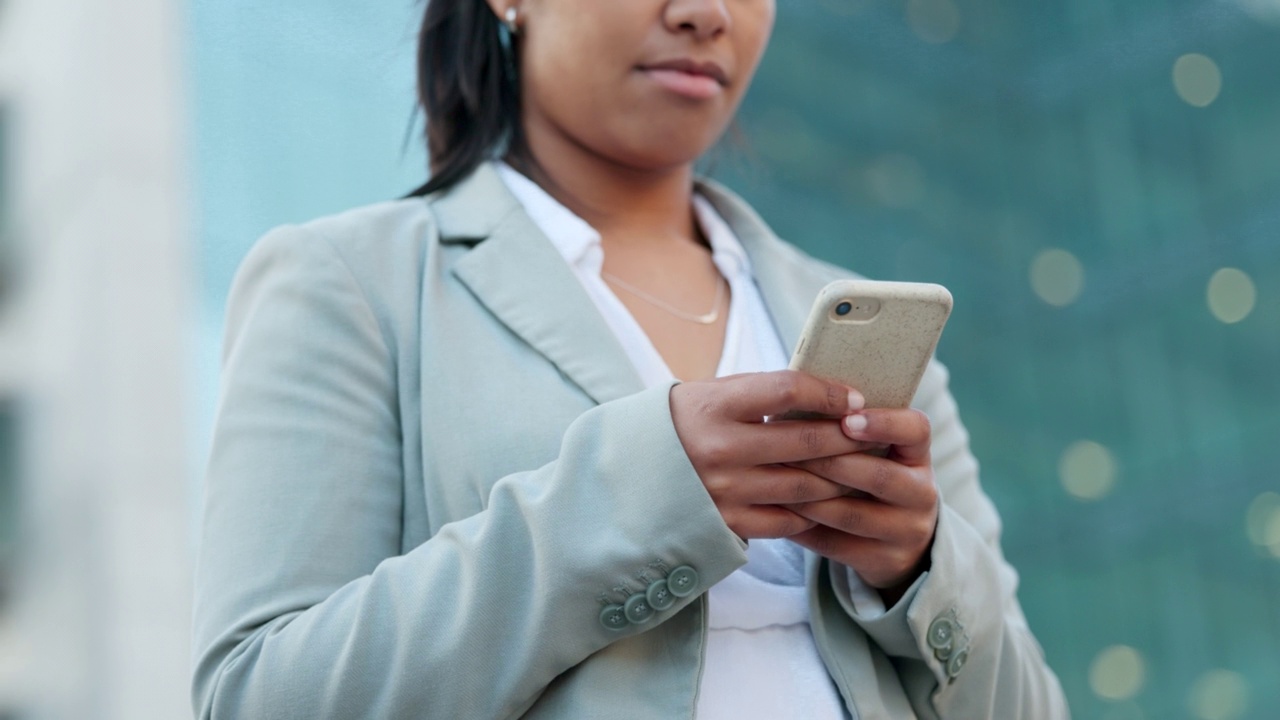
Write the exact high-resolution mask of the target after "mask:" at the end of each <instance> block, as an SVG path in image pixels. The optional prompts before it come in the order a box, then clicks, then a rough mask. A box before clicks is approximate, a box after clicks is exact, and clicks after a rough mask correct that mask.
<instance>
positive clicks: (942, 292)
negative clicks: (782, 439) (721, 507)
mask: <svg viewBox="0 0 1280 720" xmlns="http://www.w3.org/2000/svg"><path fill="white" fill-rule="evenodd" d="M950 315H951V293H950V292H948V291H947V289H946V288H944V287H942V286H941V285H934V284H931V283H913V282H885V281H879V280H837V281H835V282H833V283H831V284H830V285H827V286H826V287H825V288H823V289H822V291H821V292H819V293H818V297H817V299H816V300H814V302H813V309H812V310H811V311H810V313H809V319H808V321H807V322H806V323H805V327H804V332H803V333H801V335H800V341H799V342H798V343H797V344H796V351H795V354H794V355H793V356H792V358H791V366H790V367H791V369H792V370H803V371H804V372H807V373H809V374H810V375H815V376H817V377H820V378H824V379H827V380H834V381H836V382H840V383H844V384H845V385H848V386H849V387H851V388H853V389H855V390H857V391H858V392H860V393H862V395H863V397H865V398H866V400H867V405H866V406H867V407H869V408H905V407H908V406H909V405H910V404H911V399H912V398H914V397H915V394H916V389H917V388H918V387H919V385H920V378H921V377H923V376H924V371H925V368H926V367H927V366H928V365H929V360H930V358H932V357H933V352H934V349H935V348H937V346H938V338H940V337H941V336H942V328H943V326H945V325H946V324H947V318H948V317H949V316H950ZM785 417H787V418H788V419H790V418H795V417H797V416H796V415H787V416H785ZM809 417H812V416H809Z"/></svg>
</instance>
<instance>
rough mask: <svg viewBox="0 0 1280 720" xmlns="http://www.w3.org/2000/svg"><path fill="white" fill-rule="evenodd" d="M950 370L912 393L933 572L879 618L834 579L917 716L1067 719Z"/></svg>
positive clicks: (934, 369)
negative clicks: (931, 500)
mask: <svg viewBox="0 0 1280 720" xmlns="http://www.w3.org/2000/svg"><path fill="white" fill-rule="evenodd" d="M947 377H948V376H947V372H946V369H945V368H944V367H943V366H942V365H940V364H938V363H936V362H935V363H932V364H931V365H930V367H929V369H928V371H927V372H926V374H925V377H924V380H923V381H922V383H921V387H920V391H919V392H918V393H917V396H916V401H915V406H916V407H918V408H920V409H921V410H923V411H924V412H925V413H926V414H927V415H928V416H929V418H930V423H931V426H932V429H933V444H932V448H931V450H932V455H933V467H934V476H935V478H936V480H937V483H938V486H939V490H940V492H941V495H942V500H943V503H942V506H941V509H940V514H939V517H938V526H937V531H936V535H935V538H934V542H933V548H932V551H931V558H930V560H931V562H930V567H929V570H928V571H927V572H926V573H924V575H923V576H922V577H921V578H919V579H917V581H916V583H915V584H914V585H913V586H912V587H911V588H910V589H909V590H908V592H907V594H906V595H905V596H904V597H903V598H902V599H901V600H899V602H898V603H897V604H896V605H895V606H894V607H893V608H891V609H889V610H888V611H887V612H885V613H883V614H881V615H878V616H875V617H868V616H865V615H863V614H860V613H859V612H858V611H857V609H856V607H855V605H854V604H853V603H852V601H851V599H850V596H849V587H850V584H851V583H850V582H849V579H848V578H847V577H841V574H842V573H837V572H833V573H832V587H833V589H835V591H836V595H837V597H838V598H839V599H840V601H841V603H842V604H843V605H844V608H845V610H846V611H847V612H848V613H849V614H850V615H851V616H852V617H853V619H854V620H855V621H856V622H857V623H858V624H859V625H860V626H861V627H862V629H863V630H864V631H865V632H866V633H867V635H868V636H869V637H870V638H871V639H872V640H873V641H875V642H876V644H877V645H879V647H880V649H881V650H883V651H884V652H885V653H886V654H887V655H888V656H889V657H890V658H892V659H893V661H894V666H895V668H896V669H897V671H898V675H899V679H900V680H901V682H902V685H903V687H904V689H905V690H906V691H907V696H908V699H909V701H910V703H911V705H912V708H913V709H914V710H915V712H916V714H917V715H918V716H919V717H921V718H931V719H934V718H937V719H943V720H969V719H971V718H1007V719H1008V720H1016V719H1018V718H1025V719H1026V720H1058V719H1059V718H1067V717H1069V712H1068V709H1067V704H1066V699H1065V697H1064V696H1063V693H1062V688H1061V686H1060V685H1059V683H1058V679H1057V677H1056V676H1055V675H1054V674H1053V671H1052V670H1050V669H1049V667H1048V666H1047V664H1046V663H1045V660H1044V654H1043V652H1042V650H1041V649H1040V646H1039V644H1038V643H1037V642H1036V639H1035V637H1034V636H1033V635H1032V633H1031V630H1030V629H1029V628H1028V626H1027V621H1026V618H1025V617H1024V616H1023V613H1022V608H1021V607H1020V606H1019V604H1018V599H1017V595H1016V593H1017V587H1018V576H1017V573H1016V571H1015V570H1014V569H1013V567H1011V566H1010V565H1009V563H1008V562H1006V561H1005V559H1004V555H1003V553H1002V552H1001V550H1000V518H999V515H998V514H997V513H996V509H995V506H994V505H993V504H992V502H991V500H990V499H989V498H988V497H987V495H986V494H985V493H984V492H983V491H982V488H981V486H980V485H979V482H978V463H977V460H976V459H975V458H974V457H973V454H972V453H971V452H970V450H969V436H968V433H967V432H966V431H965V429H964V426H963V425H962V424H961V422H960V417H959V413H958V411H957V408H956V403H955V400H954V399H953V398H952V396H951V394H950V392H949V391H948V390H947ZM841 571H843V572H848V569H847V568H841Z"/></svg>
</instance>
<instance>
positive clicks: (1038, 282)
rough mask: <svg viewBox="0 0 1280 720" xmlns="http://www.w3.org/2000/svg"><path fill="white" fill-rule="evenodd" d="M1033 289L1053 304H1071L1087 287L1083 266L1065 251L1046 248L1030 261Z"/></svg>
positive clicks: (1055, 305) (1063, 305)
mask: <svg viewBox="0 0 1280 720" xmlns="http://www.w3.org/2000/svg"><path fill="white" fill-rule="evenodd" d="M1031 289H1032V290H1034V291H1035V294H1036V295H1037V296H1039V297H1040V299H1041V300H1043V301H1045V302H1047V303H1049V304H1050V305H1053V306H1054V307H1065V306H1067V305H1070V304H1071V303H1073V302H1075V301H1076V299H1077V298H1079V297H1080V292H1081V291H1082V290H1084V266H1083V265H1081V264H1080V261H1079V260H1078V259H1076V256H1075V255H1072V254H1071V253H1069V252H1067V251H1066V250H1062V249H1060V248H1050V249H1048V250H1044V251H1042V252H1041V253H1040V254H1039V255H1036V258H1035V260H1032V261H1031Z"/></svg>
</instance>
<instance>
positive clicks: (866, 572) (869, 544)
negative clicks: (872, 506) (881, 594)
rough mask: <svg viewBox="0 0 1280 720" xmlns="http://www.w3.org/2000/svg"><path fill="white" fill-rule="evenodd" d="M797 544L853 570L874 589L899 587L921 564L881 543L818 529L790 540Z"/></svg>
mask: <svg viewBox="0 0 1280 720" xmlns="http://www.w3.org/2000/svg"><path fill="white" fill-rule="evenodd" d="M789 539H790V540H791V541H792V542H794V543H795V544H797V545H799V546H801V547H804V548H808V549H809V550H812V551H813V552H815V553H817V554H819V555H821V556H823V557H826V558H831V559H832V560H835V561H836V562H838V563H841V564H843V565H847V566H848V567H850V568H853V570H854V572H856V573H858V577H860V578H861V579H862V581H863V582H865V583H866V584H867V585H869V586H871V587H873V588H888V587H893V586H894V585H897V584H899V583H900V582H902V581H903V578H904V577H905V576H909V575H910V572H911V569H912V568H914V567H916V565H917V564H918V562H919V560H918V558H914V557H913V556H912V553H910V552H909V551H905V550H903V549H901V548H896V547H894V546H892V545H890V544H888V543H885V542H882V541H880V540H871V539H869V538H864V537H858V536H857V535H846V534H844V533H841V532H840V531H839V530H832V529H831V528H829V527H824V526H822V525H817V526H814V527H812V528H809V529H808V530H804V531H802V532H798V533H796V534H795V535H792V536H790V538H789Z"/></svg>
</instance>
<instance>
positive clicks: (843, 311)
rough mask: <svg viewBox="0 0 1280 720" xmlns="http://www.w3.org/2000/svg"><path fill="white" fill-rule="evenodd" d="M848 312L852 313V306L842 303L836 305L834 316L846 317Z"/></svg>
mask: <svg viewBox="0 0 1280 720" xmlns="http://www.w3.org/2000/svg"><path fill="white" fill-rule="evenodd" d="M850 312H853V304H852V303H849V302H842V303H840V304H839V305H837V306H836V314H837V315H848V314H849V313H850Z"/></svg>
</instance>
